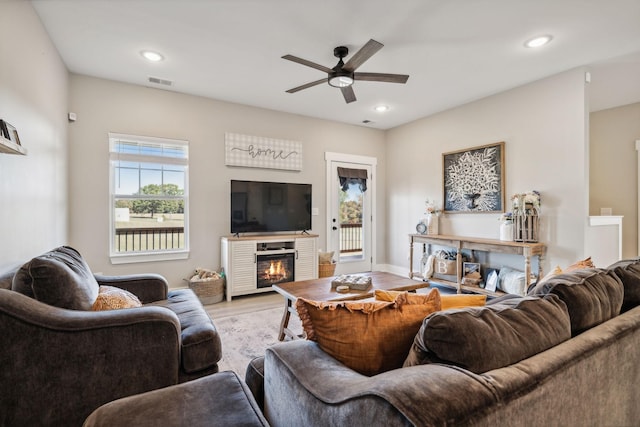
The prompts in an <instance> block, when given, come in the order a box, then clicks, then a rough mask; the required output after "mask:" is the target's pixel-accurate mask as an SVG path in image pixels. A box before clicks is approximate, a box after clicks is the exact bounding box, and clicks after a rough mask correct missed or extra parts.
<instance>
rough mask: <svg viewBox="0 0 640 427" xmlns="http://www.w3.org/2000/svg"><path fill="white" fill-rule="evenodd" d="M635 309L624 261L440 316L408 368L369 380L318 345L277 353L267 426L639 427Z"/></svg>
mask: <svg viewBox="0 0 640 427" xmlns="http://www.w3.org/2000/svg"><path fill="white" fill-rule="evenodd" d="M639 303H640V260H627V261H620V262H618V263H616V264H614V265H612V266H610V267H609V268H607V269H589V270H581V271H576V272H572V273H568V274H562V275H559V276H556V277H552V278H549V279H547V280H546V281H545V282H541V283H539V284H538V285H536V286H535V287H534V288H533V289H531V291H530V293H529V296H527V297H514V296H506V297H504V298H501V299H497V300H494V301H492V302H491V303H488V304H487V306H486V307H473V308H471V307H470V308H464V309H456V310H447V311H442V312H436V313H433V314H431V315H429V316H428V317H427V318H426V319H425V321H424V322H423V324H422V329H421V330H420V332H418V334H417V335H416V339H415V341H414V345H413V347H412V348H411V350H410V353H409V356H408V357H407V361H406V362H405V367H402V368H399V369H394V370H391V371H387V372H383V373H379V374H377V375H374V376H365V375H361V374H359V373H357V372H355V371H354V370H352V369H349V368H348V367H346V366H345V365H344V364H342V363H340V362H339V361H338V360H336V359H334V358H333V357H331V356H329V355H328V354H327V353H326V352H324V351H323V350H322V349H321V348H320V346H319V345H318V344H317V343H316V342H313V341H306V340H298V341H293V342H286V343H281V344H277V345H275V346H273V347H271V348H269V349H267V352H266V356H265V359H264V413H265V417H266V418H267V420H268V421H269V423H270V424H271V425H273V426H290V425H305V426H339V425H352V426H376V425H385V426H407V425H416V426H445V425H465V426H466V425H469V426H496V425H509V426H532V425H536V426H537V425H544V426H569V425H592V426H637V425H638V424H639V423H640V405H638V404H637V396H638V395H640V368H639V365H638V360H640V307H638V305H639ZM541 307H542V309H540V308H541ZM545 316H546V317H545ZM533 318H536V319H537V320H536V321H535V322H531V321H530V320H531V319H533ZM550 335H553V337H551V339H550V338H549V337H550ZM555 341H557V343H555ZM538 344H540V350H539V351H536V350H535V348H536V346H537V345H538ZM551 344H553V345H551ZM549 345H551V347H550V348H549V347H548V346H549ZM521 350H522V351H521ZM255 363H256V362H255V361H254V364H255ZM496 363H497V365H496ZM409 365H412V366H409ZM249 372H251V371H248V373H249ZM259 391H260V392H262V390H259ZM257 395H259V393H257Z"/></svg>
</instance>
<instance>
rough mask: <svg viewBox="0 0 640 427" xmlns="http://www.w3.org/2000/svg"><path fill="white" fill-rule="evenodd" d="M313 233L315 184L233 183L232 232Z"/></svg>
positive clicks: (234, 181)
mask: <svg viewBox="0 0 640 427" xmlns="http://www.w3.org/2000/svg"><path fill="white" fill-rule="evenodd" d="M307 230H311V184H289V183H283V182H258V181H238V180H231V233H233V234H238V233H266V232H276V231H290V232H295V231H307Z"/></svg>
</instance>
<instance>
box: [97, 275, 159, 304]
mask: <svg viewBox="0 0 640 427" xmlns="http://www.w3.org/2000/svg"><path fill="white" fill-rule="evenodd" d="M94 277H95V278H96V281H97V282H98V284H99V285H101V286H115V287H116V288H121V289H124V290H126V291H129V292H131V293H132V294H134V295H135V296H137V297H138V299H140V302H142V303H143V304H148V303H150V302H154V301H160V300H164V299H167V293H168V290H169V284H168V283H167V280H166V279H165V278H164V277H162V276H161V275H159V274H128V275H123V276H105V275H102V274H94Z"/></svg>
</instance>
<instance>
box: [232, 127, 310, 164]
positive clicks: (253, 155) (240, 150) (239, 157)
mask: <svg viewBox="0 0 640 427" xmlns="http://www.w3.org/2000/svg"><path fill="white" fill-rule="evenodd" d="M224 146H225V157H224V160H225V165H227V166H243V167H248V168H266V169H287V170H295V171H301V170H302V143H301V142H298V141H288V140H284V139H274V138H264V137H261V136H251V135H241V134H237V133H225V134H224Z"/></svg>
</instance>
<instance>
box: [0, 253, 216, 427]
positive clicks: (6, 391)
mask: <svg viewBox="0 0 640 427" xmlns="http://www.w3.org/2000/svg"><path fill="white" fill-rule="evenodd" d="M61 260H62V262H60V261H61ZM52 263H53V264H55V265H54V266H53V267H52V266H51V264H52ZM43 264H47V265H46V268H44V269H43ZM60 269H62V270H65V271H63V272H62V273H60V274H59V275H58V274H57V273H58V271H57V270H60ZM52 271H56V275H54V274H53V273H52ZM47 274H51V275H52V276H55V277H54V279H53V280H50V281H49V283H46V285H43V279H45V278H46V277H45V276H46V275H47ZM88 275H91V278H88V277H87V276H88ZM25 278H26V279H27V282H28V281H29V280H30V281H31V283H30V284H27V286H25V283H24V281H23V283H22V285H20V284H19V283H18V282H20V281H21V280H22V279H25ZM91 279H93V281H92V280H91ZM71 282H76V283H74V284H75V285H76V287H75V288H74V284H72V283H71ZM78 284H79V285H78ZM98 285H108V286H115V287H119V288H122V289H126V290H128V291H130V292H131V293H133V294H135V295H136V296H137V297H138V298H139V299H140V301H141V302H142V303H143V306H142V307H137V308H128V309H120V310H108V311H90V310H83V309H81V308H77V307H76V308H75V309H70V308H69V307H66V308H62V307H59V306H54V305H52V304H51V303H50V301H49V303H47V302H45V301H42V300H43V299H44V300H54V301H59V300H60V298H61V297H62V298H63V299H64V298H67V297H68V296H69V295H71V296H72V299H74V300H76V301H77V300H78V298H80V300H82V297H84V298H85V299H87V298H88V300H91V295H93V294H94V290H95V289H94V288H95V287H97V286H98ZM52 287H53V288H55V287H60V288H61V289H62V291H63V292H62V293H59V295H56V297H55V298H54V297H52V295H53V294H54V293H55V292H53V291H51V289H52ZM25 292H26V293H29V292H32V295H31V296H30V295H25ZM96 292H97V291H96ZM61 295H62V296H61ZM87 295H88V296H87ZM56 298H57V299H56ZM67 299H68V298H67ZM94 300H95V298H94ZM67 303H68V302H63V303H61V304H60V305H65V304H67ZM0 330H1V331H2V333H1V334H0V366H1V368H0V425H2V426H5V425H6V426H13V425H69V426H73V425H77V426H80V425H82V422H83V421H84V419H85V418H86V417H87V416H88V415H89V414H90V413H91V412H92V411H93V410H94V409H96V408H97V407H99V406H100V405H102V404H104V403H107V402H110V401H113V400H115V399H118V398H121V397H125V396H130V395H134V394H138V393H142V392H146V391H149V390H154V389H158V388H162V387H166V386H169V385H173V384H177V383H179V382H183V381H186V380H190V379H194V378H198V377H201V376H204V375H208V374H211V373H214V372H217V371H218V366H217V362H218V361H219V360H220V357H221V344H220V337H219V336H218V333H217V331H216V329H215V326H214V324H213V322H212V321H211V319H210V318H209V316H208V315H207V313H206V311H205V310H204V308H203V307H202V305H201V304H200V301H199V300H198V299H197V297H196V296H195V294H194V293H193V292H192V291H191V290H190V289H178V290H172V291H169V290H168V286H167V282H166V280H165V279H164V278H163V277H161V276H159V275H133V276H115V277H109V276H99V275H96V276H93V275H92V274H91V273H90V271H89V270H88V266H86V264H85V263H84V261H83V260H82V258H81V257H80V254H79V253H77V251H75V250H73V249H71V248H68V247H61V248H57V249H54V250H53V251H51V252H49V253H47V254H44V255H42V256H40V257H37V258H34V259H33V260H31V261H30V262H29V263H27V264H25V265H24V266H22V267H21V268H19V269H15V268H14V269H10V270H9V271H5V272H4V273H3V272H1V271H0Z"/></svg>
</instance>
